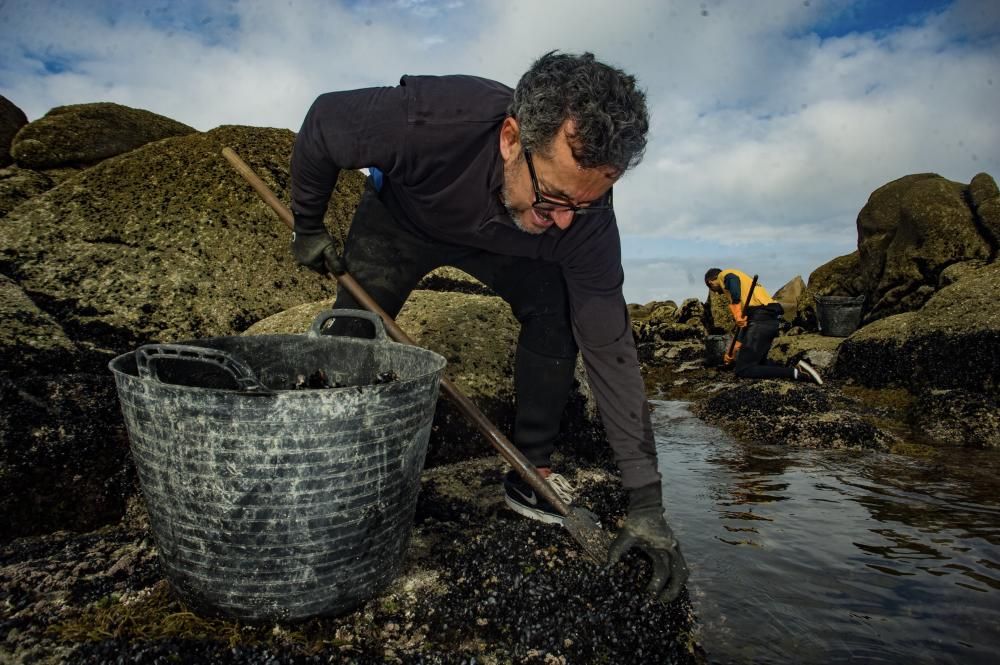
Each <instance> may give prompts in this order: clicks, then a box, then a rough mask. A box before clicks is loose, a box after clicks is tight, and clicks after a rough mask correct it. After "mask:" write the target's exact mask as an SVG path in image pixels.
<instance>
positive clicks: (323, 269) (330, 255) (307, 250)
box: [292, 229, 345, 275]
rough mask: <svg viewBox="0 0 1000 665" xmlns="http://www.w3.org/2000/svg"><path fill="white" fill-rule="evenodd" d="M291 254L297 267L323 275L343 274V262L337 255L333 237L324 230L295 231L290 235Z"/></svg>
mask: <svg viewBox="0 0 1000 665" xmlns="http://www.w3.org/2000/svg"><path fill="white" fill-rule="evenodd" d="M292 254H293V255H294V256H295V260H296V261H297V262H298V264H299V265H303V266H306V267H308V268H311V269H313V270H315V271H316V272H318V273H320V274H321V275H325V274H327V273H328V272H332V273H333V274H334V275H340V274H343V273H344V270H345V269H344V262H343V261H342V260H341V258H340V255H339V254H337V247H336V245H335V244H334V242H333V237H332V236H331V235H330V233H329V232H328V231H327V230H326V229H320V230H319V231H316V232H303V231H296V232H295V233H293V234H292Z"/></svg>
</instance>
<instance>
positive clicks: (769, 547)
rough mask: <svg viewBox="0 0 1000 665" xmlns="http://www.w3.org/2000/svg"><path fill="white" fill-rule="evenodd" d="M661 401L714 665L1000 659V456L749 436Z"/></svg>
mask: <svg viewBox="0 0 1000 665" xmlns="http://www.w3.org/2000/svg"><path fill="white" fill-rule="evenodd" d="M652 404H653V406H654V407H655V411H654V413H653V426H654V430H655V432H656V441H657V451H658V456H659V462H660V471H661V473H662V474H663V486H664V487H663V490H664V498H665V501H664V502H665V505H666V506H667V514H668V516H669V519H670V522H671V524H672V526H673V528H674V531H675V533H676V534H677V537H678V539H679V540H680V542H681V546H682V548H683V551H684V555H685V557H686V559H687V562H688V565H689V567H690V568H691V579H690V581H689V583H688V590H689V591H690V593H691V597H692V601H693V602H694V605H695V608H696V611H697V613H698V618H699V622H700V631H701V632H700V641H701V643H702V644H703V645H704V647H705V648H706V650H707V652H708V656H709V659H710V660H711V662H713V663H837V662H850V663H904V664H905V665H916V664H917V663H955V664H956V665H957V664H962V665H966V664H971V663H997V662H1000V451H983V450H969V449H963V448H952V449H947V450H943V451H938V452H936V453H935V454H934V456H933V458H931V459H914V458H912V457H907V456H903V455H893V454H888V453H873V452H867V451H865V452H858V451H835V450H826V451H817V450H797V449H795V448H794V447H787V448H786V447H784V446H762V445H747V444H744V443H738V442H735V441H733V440H732V439H730V438H729V437H727V436H726V435H725V434H724V433H723V432H721V431H720V430H718V429H716V428H714V427H712V426H710V425H707V424H706V423H704V422H702V421H700V420H698V419H697V418H695V417H694V416H693V415H692V414H691V413H690V412H689V411H688V408H687V404H686V403H683V402H664V401H653V402H652Z"/></svg>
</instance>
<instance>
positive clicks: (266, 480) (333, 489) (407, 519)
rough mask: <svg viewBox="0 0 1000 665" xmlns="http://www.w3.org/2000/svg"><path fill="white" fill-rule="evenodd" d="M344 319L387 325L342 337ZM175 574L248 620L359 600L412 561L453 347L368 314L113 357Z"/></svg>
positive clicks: (197, 604)
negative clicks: (418, 342) (331, 327)
mask: <svg viewBox="0 0 1000 665" xmlns="http://www.w3.org/2000/svg"><path fill="white" fill-rule="evenodd" d="M337 317H355V318H357V317H360V318H363V319H367V320H368V321H370V322H371V324H372V326H374V328H375V338H374V339H358V338H351V337H335V336H333V335H331V334H329V332H328V331H326V329H325V328H324V326H325V324H326V323H327V322H329V321H330V320H331V319H333V318H337ZM109 366H110V368H111V371H112V372H113V373H114V376H115V383H116V385H117V388H118V397H119V400H120V402H121V407H122V412H123V414H124V416H125V425H126V427H127V429H128V434H129V439H130V441H131V451H132V455H133V457H134V459H135V464H136V468H137V470H138V472H139V481H140V486H141V488H142V493H143V496H144V498H145V500H146V505H147V508H148V509H149V518H150V523H151V525H152V529H153V535H154V537H155V540H156V544H157V547H158V549H159V555H160V561H161V563H162V564H163V570H164V573H165V575H166V577H167V579H168V580H169V581H170V582H171V584H172V585H173V586H174V588H175V589H177V591H178V592H179V593H180V595H181V596H182V598H183V599H184V600H185V602H187V603H188V604H189V605H191V606H193V607H194V608H196V609H198V610H201V611H203V612H205V613H208V614H222V615H226V616H230V617H234V618H237V619H243V620H248V621H270V620H296V619H304V618H308V617H312V616H320V615H335V614H342V613H344V612H347V611H349V610H351V609H353V608H354V607H357V606H358V605H360V604H361V603H363V602H365V601H366V600H368V599H369V598H371V597H372V596H374V595H375V594H376V593H378V592H379V591H380V590H382V589H383V588H384V587H385V586H386V585H387V584H388V583H389V582H390V581H391V580H392V579H393V578H394V577H396V576H397V575H398V574H399V572H400V569H401V567H402V560H403V553H404V551H405V549H406V545H407V543H408V542H409V537H410V530H411V526H412V523H413V514H414V510H415V509H416V500H417V493H418V492H419V489H420V472H421V470H422V468H423V464H424V454H425V452H426V450H427V440H428V438H429V436H430V431H431V423H432V421H433V417H434V407H435V403H436V401H437V396H438V384H439V381H440V378H441V373H442V371H443V370H444V366H445V360H444V358H442V357H441V356H439V355H438V354H436V353H433V352H432V351H428V350H425V349H421V348H417V347H414V346H407V345H403V344H397V343H395V342H391V341H389V339H388V338H387V337H386V333H385V328H384V327H383V325H382V320H381V319H380V318H379V317H377V316H376V315H374V314H371V313H369V312H362V311H356V310H327V311H325V312H322V313H321V314H320V315H319V316H318V317H317V318H316V320H315V321H313V324H312V329H311V330H310V331H309V333H308V334H305V335H292V334H287V335H258V336H245V337H215V338H210V339H201V340H194V341H192V342H186V343H184V344H150V345H146V346H142V347H140V348H139V349H137V350H136V351H135V352H134V353H126V354H123V355H120V356H118V357H117V358H115V359H114V360H112V361H111V363H110V365H109Z"/></svg>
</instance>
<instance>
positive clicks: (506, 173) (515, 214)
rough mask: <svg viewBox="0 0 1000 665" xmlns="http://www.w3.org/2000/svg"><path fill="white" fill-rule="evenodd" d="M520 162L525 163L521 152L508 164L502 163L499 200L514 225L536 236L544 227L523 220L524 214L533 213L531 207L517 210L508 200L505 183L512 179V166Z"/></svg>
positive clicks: (507, 190)
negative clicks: (501, 185)
mask: <svg viewBox="0 0 1000 665" xmlns="http://www.w3.org/2000/svg"><path fill="white" fill-rule="evenodd" d="M522 163H527V162H526V161H525V159H524V153H522V154H521V155H520V156H519V157H518V158H517V159H516V160H515V161H514V163H513V164H511V165H510V166H507V165H506V164H504V168H503V187H502V188H501V189H500V197H501V200H502V201H503V207H504V208H506V209H507V214H508V215H510V218H511V219H512V220H514V225H515V226H517V228H519V229H520V230H522V231H524V232H525V233H527V234H530V235H533V236H537V235H541V234H542V233H545V229H542V228H539V227H537V226H532V225H530V224H529V223H527V222H525V221H524V216H525V215H530V214H533V213H532V212H531V209H528V210H518V209H517V208H516V207H514V204H512V203H511V202H510V198H511V197H510V189H509V188H508V186H507V183H508V182H510V181H512V180H513V179H514V173H513V171H514V168H515V167H517V166H518V165H519V164H522Z"/></svg>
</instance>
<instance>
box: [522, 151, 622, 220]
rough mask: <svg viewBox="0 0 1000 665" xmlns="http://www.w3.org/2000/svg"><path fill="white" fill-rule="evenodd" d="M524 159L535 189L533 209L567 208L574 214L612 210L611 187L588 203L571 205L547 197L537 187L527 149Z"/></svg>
mask: <svg viewBox="0 0 1000 665" xmlns="http://www.w3.org/2000/svg"><path fill="white" fill-rule="evenodd" d="M524 159H525V160H526V161H527V162H528V174H529V175H530V176H531V187H532V188H533V189H534V190H535V202H534V203H532V204H531V207H532V208H534V209H535V210H538V211H540V212H544V213H552V212H565V211H567V210H569V211H571V212H572V213H573V214H575V215H592V214H594V213H598V212H606V211H608V210H613V208H612V205H611V192H612V189H609V190H608V193H607V194H605V195H604V196H602V197H601V198H599V199H596V200H594V201H591V202H589V203H584V204H583V205H573V204H572V203H566V202H565V201H556V200H554V199H550V198H548V197H547V196H545V195H543V194H542V192H541V191H540V190H539V189H538V176H536V175H535V164H534V162H532V160H531V152H530V151H529V150H525V151H524Z"/></svg>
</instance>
